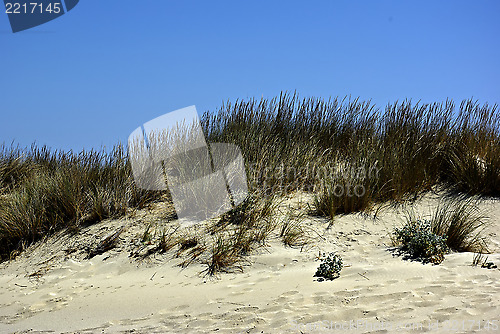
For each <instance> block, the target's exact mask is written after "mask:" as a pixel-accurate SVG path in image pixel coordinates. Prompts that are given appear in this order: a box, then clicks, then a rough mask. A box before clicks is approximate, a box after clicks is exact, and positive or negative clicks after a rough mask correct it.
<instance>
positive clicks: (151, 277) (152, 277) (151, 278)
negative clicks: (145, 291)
mask: <svg viewBox="0 0 500 334" xmlns="http://www.w3.org/2000/svg"><path fill="white" fill-rule="evenodd" d="M155 275H156V271H155V273H154V274H153V276H151V278H150V280H151V281H152V280H153V277H155Z"/></svg>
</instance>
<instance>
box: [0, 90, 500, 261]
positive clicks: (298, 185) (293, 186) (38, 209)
mask: <svg viewBox="0 0 500 334" xmlns="http://www.w3.org/2000/svg"><path fill="white" fill-rule="evenodd" d="M497 109H498V107H497V106H496V105H493V106H489V105H488V104H483V105H481V104H479V103H478V102H477V101H473V100H467V101H464V102H462V103H461V104H460V106H459V107H458V108H457V107H456V106H455V104H454V103H453V102H452V101H449V100H448V101H445V102H442V103H431V104H424V103H413V102H412V101H410V100H405V101H400V102H395V103H392V104H389V105H387V106H386V107H385V108H384V109H382V110H381V109H380V108H378V107H377V106H375V105H374V104H373V103H371V102H370V101H361V100H359V99H351V98H350V97H346V98H331V99H328V100H324V99H320V98H314V97H311V98H300V97H299V96H298V95H297V94H295V93H293V94H291V93H286V92H283V93H281V94H280V96H277V97H275V98H273V99H264V98H262V99H260V100H258V99H249V100H237V101H235V102H227V103H224V104H223V105H222V106H221V107H220V108H219V109H218V110H215V111H213V112H206V113H205V114H204V115H203V116H202V126H203V129H204V132H205V134H206V137H207V141H208V142H222V143H232V144H236V145H238V146H239V147H240V148H241V150H242V153H243V156H244V159H245V168H246V171H247V177H248V185H249V190H250V193H252V194H253V195H252V196H254V197H256V198H250V199H249V200H247V201H245V202H244V203H242V204H241V205H240V208H238V209H237V210H235V211H233V212H231V213H229V214H228V215H226V216H225V218H224V219H223V222H222V223H221V224H222V226H223V225H224V224H226V226H227V225H236V226H238V224H235V221H240V223H239V226H246V228H247V230H252V229H253V230H255V229H256V226H255V224H256V223H255V222H256V221H259V220H263V218H262V217H265V216H266V215H267V212H268V211H269V206H270V204H269V203H270V202H271V201H270V200H267V202H266V199H270V198H272V197H274V196H280V195H284V194H289V193H291V192H294V191H296V190H305V191H310V192H314V193H315V194H316V201H315V206H316V211H317V213H319V214H322V215H326V216H329V217H331V218H333V217H334V216H335V215H336V214H347V213H350V212H356V211H364V210H368V209H370V208H371V207H372V206H373V204H375V203H377V202H383V201H402V200H406V199H411V198H416V197H418V196H419V195H420V194H422V193H424V192H426V191H428V190H430V189H432V188H433V187H435V186H437V185H440V186H443V187H445V188H446V189H448V190H449V191H452V192H456V193H464V194H468V195H478V196H500V154H499V153H500V133H499V129H500V116H499V113H498V110H497ZM128 159H129V157H128V156H127V153H126V152H125V151H124V149H123V148H122V147H121V146H120V145H118V146H117V147H116V148H115V149H114V150H113V151H112V152H111V153H105V152H98V151H83V152H81V153H73V152H61V151H55V152H52V151H50V150H49V149H47V148H46V147H41V148H37V147H35V146H33V147H31V148H28V149H19V148H16V147H3V149H2V150H1V152H0V256H1V257H2V258H3V259H5V258H8V257H10V256H11V255H12V254H13V253H15V252H16V251H19V250H22V249H23V248H24V247H25V246H26V245H28V244H30V243H32V242H33V241H35V240H37V239H39V238H41V237H43V236H45V235H47V234H50V233H52V232H53V231H55V230H58V229H64V228H71V229H77V228H78V226H79V225H81V224H85V223H93V222H97V221H99V220H102V219H105V218H107V217H114V216H120V215H123V214H124V213H125V211H126V209H127V208H130V207H132V208H133V207H140V206H142V205H144V204H146V203H148V202H151V201H155V200H159V199H160V198H162V197H165V196H166V194H165V193H164V192H160V191H157V192H153V191H145V190H141V189H138V188H137V187H136V186H135V184H134V181H133V178H132V176H131V170H130V164H129V161H128ZM341 189H342V190H343V191H340V190H341ZM355 190H357V191H355ZM257 202H258V203H260V204H259V206H258V208H257V207H255V208H254V209H251V208H249V207H245V206H254V204H255V203H257ZM262 203H264V204H262ZM266 203H267V204H266ZM266 210H267V211H266ZM255 217H257V218H255ZM259 217H260V218H259ZM224 221H225V223H224ZM248 222H252V223H251V224H248ZM268 229H269V230H270V229H271V227H269V228H266V229H262V230H261V231H260V232H259V231H257V232H255V233H256V234H252V235H250V236H249V235H248V234H244V233H243V232H241V231H240V234H239V238H240V240H243V241H245V240H247V241H245V242H246V243H247V244H255V240H262V238H264V237H263V236H264V235H266V234H267V233H268V232H267V230H268ZM295 230H296V229H294V231H295ZM259 235H260V236H259ZM248 240H250V241H248ZM258 242H261V241H258ZM258 242H257V243H258ZM227 244H228V243H227V242H226V241H225V239H223V238H222V239H220V240H219V241H218V242H217V243H216V248H214V249H213V253H214V254H215V255H217V254H220V250H222V249H225V248H226V246H227ZM241 245H242V243H241V242H240V243H239V244H238V247H240V249H239V251H238V252H235V253H234V254H241V253H242V250H243V253H244V251H245V250H247V249H250V248H251V247H250V246H248V247H247V246H244V247H242V246H241ZM168 246H169V247H170V243H168ZM217 256H218V255H217ZM238 256H239V255H238ZM225 261H226V260H224V259H222V258H221V259H220V261H219V260H217V259H214V262H213V264H212V265H211V267H213V268H218V266H219V264H218V263H225ZM229 262H231V261H229Z"/></svg>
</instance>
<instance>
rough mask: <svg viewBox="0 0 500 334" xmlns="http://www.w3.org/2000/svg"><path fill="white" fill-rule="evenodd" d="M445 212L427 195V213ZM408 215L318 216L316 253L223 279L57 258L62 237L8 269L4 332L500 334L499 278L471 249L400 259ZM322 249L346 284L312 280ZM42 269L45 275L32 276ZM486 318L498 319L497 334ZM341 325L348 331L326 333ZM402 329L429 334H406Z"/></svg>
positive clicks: (489, 204)
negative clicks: (395, 245)
mask: <svg viewBox="0 0 500 334" xmlns="http://www.w3.org/2000/svg"><path fill="white" fill-rule="evenodd" d="M435 204H436V199H435V198H432V197H431V196H427V197H426V198H425V199H424V200H423V201H421V202H419V204H418V207H419V208H420V209H419V212H422V213H426V212H429V210H430V208H431V207H432V206H433V205H435ZM481 212H482V213H484V214H485V215H488V216H489V217H490V221H491V223H492V226H491V228H490V230H489V233H490V234H491V237H492V243H491V248H492V250H493V252H494V253H493V254H490V255H489V261H492V262H494V263H495V264H497V265H500V235H499V234H498V232H496V231H500V229H499V227H500V201H485V202H483V204H481ZM402 217H403V215H402V213H401V210H399V209H395V208H385V209H383V210H381V212H379V215H378V218H377V219H376V220H375V219H373V217H368V216H362V215H349V216H344V217H341V218H338V219H336V220H335V222H334V223H333V225H332V226H331V228H330V229H327V227H328V225H329V224H328V222H327V220H326V219H319V218H308V219H307V221H306V224H307V225H308V226H309V228H311V229H314V230H315V231H317V232H318V233H319V234H320V235H321V236H322V237H319V236H316V233H315V232H311V236H315V237H314V238H313V241H312V242H311V245H310V247H309V248H308V249H307V250H302V251H301V250H300V249H294V248H287V247H284V246H283V245H282V244H280V242H279V241H278V240H276V241H272V242H270V246H269V247H268V248H264V249H260V250H258V251H257V253H256V254H255V255H253V256H251V257H250V258H249V259H250V260H251V262H252V265H250V266H248V267H246V268H245V271H244V273H232V274H222V275H220V277H219V279H210V278H206V277H203V276H201V275H199V273H200V272H201V271H202V270H203V269H204V266H203V265H200V264H194V265H192V266H190V267H188V268H187V269H184V270H181V269H180V268H179V267H178V266H176V264H177V263H178V261H177V262H176V260H172V261H168V262H165V261H164V259H158V260H155V259H154V258H153V260H152V261H150V262H148V263H142V264H139V265H138V263H137V262H135V261H132V260H130V258H129V256H128V255H129V254H128V253H127V252H125V251H123V250H122V251H121V252H120V250H115V251H110V252H108V253H105V254H103V255H99V256H96V257H94V258H93V259H91V260H84V259H75V258H73V257H72V256H71V254H70V255H68V256H67V257H66V258H65V257H64V256H60V255H58V254H61V253H62V251H61V250H62V249H64V248H67V247H68V246H69V245H70V244H71V239H70V238H67V237H65V236H62V237H59V238H58V239H57V238H56V239H55V241H54V242H49V243H46V244H40V245H39V246H38V247H33V249H31V250H30V251H29V252H27V253H26V254H24V255H22V256H20V257H18V259H16V260H15V261H12V262H10V263H4V264H2V265H0V332H2V333H10V332H16V331H19V332H30V333H33V332H35V333H36V332H45V331H46V332H49V331H55V332H56V333H59V332H78V333H198V332H214V333H226V332H227V333H239V332H242V333H284V332H292V333H300V332H302V333H319V332H321V333H330V332H333V333H366V332H377V333H420V332H432V333H445V332H446V333H468V332H474V331H476V332H482V333H495V332H500V323H499V322H500V321H499V320H500V270H499V269H498V268H497V269H485V268H480V267H472V266H471V265H470V264H471V262H472V258H473V254H472V253H454V254H449V255H447V256H446V258H445V260H444V262H443V263H442V264H440V265H436V266H434V265H431V264H427V265H423V264H421V263H420V262H410V261H405V260H402V258H401V257H396V256H393V254H392V253H391V251H389V250H388V249H389V248H390V247H391V240H390V238H389V233H390V232H391V231H392V230H393V228H394V226H400V225H401V224H402V222H403V220H402ZM122 223H123V221H114V222H103V223H100V224H97V225H96V226H93V227H92V228H93V229H94V230H95V229H106V228H109V229H110V230H112V228H111V227H113V226H115V225H116V226H119V225H120V224H122ZM113 224H114V225H113ZM131 233H132V232H131ZM133 233H137V231H135V232H133ZM89 237H91V236H89ZM49 249H50V250H49ZM320 250H321V251H335V252H337V253H339V254H341V256H342V257H343V259H344V265H345V266H346V267H345V268H344V269H343V270H342V272H341V276H340V278H338V279H336V280H334V281H324V282H318V281H317V280H316V278H314V277H313V274H314V272H315V271H316V268H317V267H318V265H319V262H318V261H315V258H316V256H317V255H318V252H319V251H320ZM28 255H29V256H28ZM51 257H54V258H53V259H52V260H50V261H47V262H46V263H41V262H43V261H44V260H47V259H50V258H51ZM43 268H47V270H46V271H45V273H44V275H43V276H40V277H39V278H36V277H35V276H33V275H32V276H31V277H27V275H29V274H33V273H34V272H35V271H37V270H39V269H43ZM358 321H360V323H358ZM448 321H452V323H449V322H448ZM486 321H494V322H493V325H492V326H491V327H490V330H489V331H487V330H486V329H485V328H483V326H484V325H485V322H486ZM320 322H321V323H320ZM300 324H303V325H300ZM307 324H309V325H307ZM320 324H321V325H322V327H321V328H319V327H316V329H315V328H314V327H313V325H316V326H318V325H320ZM335 324H336V325H337V326H342V325H343V326H344V330H342V329H339V327H337V330H335V328H332V329H331V330H328V328H327V327H326V326H334V325H335ZM403 324H407V325H408V326H410V325H412V324H413V325H415V326H419V324H421V326H422V328H416V329H415V330H411V329H401V328H396V326H401V325H403ZM429 324H432V326H436V325H437V326H438V327H437V328H433V329H430V328H429ZM495 324H496V330H494V329H495V328H494V326H495ZM299 325H300V326H299ZM370 326H375V327H374V328H370ZM377 326H378V327H377ZM380 326H385V330H378V328H379V327H380ZM391 326H392V327H391ZM448 326H453V327H451V328H448ZM447 328H448V329H451V330H448V331H447V330H446V329H447ZM464 328H465V329H464ZM471 328H472V329H471Z"/></svg>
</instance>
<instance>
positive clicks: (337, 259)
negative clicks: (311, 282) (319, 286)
mask: <svg viewBox="0 0 500 334" xmlns="http://www.w3.org/2000/svg"><path fill="white" fill-rule="evenodd" d="M320 260H321V263H320V265H319V267H318V269H317V270H316V273H315V274H314V277H319V278H318V281H323V280H325V279H326V280H334V279H336V278H338V277H339V276H340V271H341V270H342V268H343V263H342V257H341V256H340V255H338V254H335V253H329V254H328V255H326V253H323V255H322V256H320Z"/></svg>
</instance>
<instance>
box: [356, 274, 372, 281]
mask: <svg viewBox="0 0 500 334" xmlns="http://www.w3.org/2000/svg"><path fill="white" fill-rule="evenodd" d="M358 275H359V276H361V277H363V278H366V279H367V280H370V279H369V278H368V277H366V276H365V275H364V274H360V273H358Z"/></svg>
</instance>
